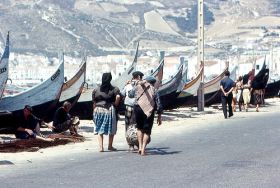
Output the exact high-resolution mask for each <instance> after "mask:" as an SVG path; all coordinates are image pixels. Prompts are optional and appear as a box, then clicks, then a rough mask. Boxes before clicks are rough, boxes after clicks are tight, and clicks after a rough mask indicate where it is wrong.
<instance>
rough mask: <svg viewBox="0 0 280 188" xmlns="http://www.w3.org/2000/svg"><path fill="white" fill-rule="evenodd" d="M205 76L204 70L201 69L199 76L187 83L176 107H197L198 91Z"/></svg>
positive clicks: (177, 100)
mask: <svg viewBox="0 0 280 188" xmlns="http://www.w3.org/2000/svg"><path fill="white" fill-rule="evenodd" d="M202 76H203V68H201V69H200V71H199V73H198V74H197V76H196V77H195V78H194V79H193V80H190V81H189V82H187V83H185V85H184V87H183V89H182V91H181V92H180V94H179V95H178V97H177V99H176V102H175V105H176V107H179V106H196V105H197V97H195V95H196V94H197V90H198V88H199V86H200V83H201V81H202Z"/></svg>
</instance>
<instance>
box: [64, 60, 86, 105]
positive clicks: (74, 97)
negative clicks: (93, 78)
mask: <svg viewBox="0 0 280 188" xmlns="http://www.w3.org/2000/svg"><path fill="white" fill-rule="evenodd" d="M86 66H87V64H86V58H84V59H83V61H82V63H81V66H80V68H79V70H78V72H77V73H76V74H75V75H74V76H73V77H72V78H71V79H70V80H68V81H67V82H65V83H64V84H63V86H62V93H61V96H60V98H59V106H62V104H63V102H64V101H68V102H70V103H71V104H72V107H73V106H75V104H76V103H77V101H78V99H79V97H80V95H81V93H82V91H83V89H84V85H85V83H86Z"/></svg>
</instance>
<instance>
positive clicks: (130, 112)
mask: <svg viewBox="0 0 280 188" xmlns="http://www.w3.org/2000/svg"><path fill="white" fill-rule="evenodd" d="M125 138H126V141H127V144H128V145H129V146H132V147H133V146H137V147H138V145H139V143H138V139H137V128H136V120H135V113H134V109H133V107H131V106H126V107H125Z"/></svg>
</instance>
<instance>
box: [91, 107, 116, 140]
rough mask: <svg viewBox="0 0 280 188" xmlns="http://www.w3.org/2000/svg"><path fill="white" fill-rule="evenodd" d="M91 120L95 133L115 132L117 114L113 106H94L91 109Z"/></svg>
mask: <svg viewBox="0 0 280 188" xmlns="http://www.w3.org/2000/svg"><path fill="white" fill-rule="evenodd" d="M93 122H94V124H95V130H94V133H95V134H105V135H108V134H111V135H115V134H116V133H117V115H116V109H115V107H114V106H111V107H110V108H109V109H106V108H103V107H99V106H98V107H95V108H94V110H93Z"/></svg>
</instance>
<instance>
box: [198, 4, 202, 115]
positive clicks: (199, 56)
mask: <svg viewBox="0 0 280 188" xmlns="http://www.w3.org/2000/svg"><path fill="white" fill-rule="evenodd" d="M203 5H204V0H198V11H197V12H198V18H197V20H198V24H197V32H198V36H197V45H198V54H197V64H198V65H200V66H202V68H203V74H202V81H201V83H200V86H199V89H198V91H197V96H198V105H197V111H204V7H203Z"/></svg>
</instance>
